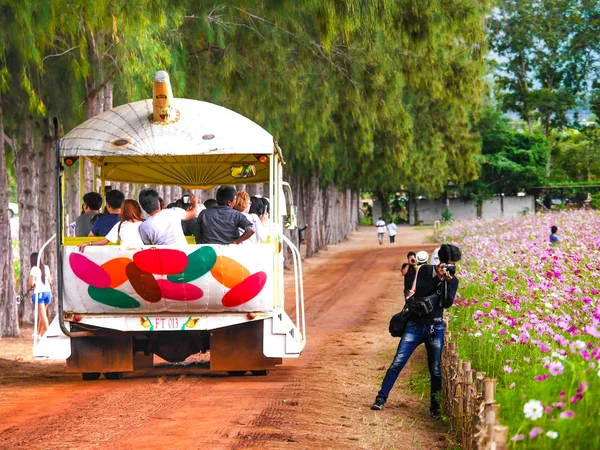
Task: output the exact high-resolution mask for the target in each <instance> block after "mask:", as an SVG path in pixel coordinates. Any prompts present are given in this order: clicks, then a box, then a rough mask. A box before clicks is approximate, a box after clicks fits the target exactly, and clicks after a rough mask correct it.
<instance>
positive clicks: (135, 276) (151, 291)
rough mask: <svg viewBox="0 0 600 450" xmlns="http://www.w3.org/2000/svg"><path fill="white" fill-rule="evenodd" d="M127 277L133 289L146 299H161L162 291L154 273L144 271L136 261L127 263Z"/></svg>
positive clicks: (151, 300) (156, 300)
mask: <svg viewBox="0 0 600 450" xmlns="http://www.w3.org/2000/svg"><path fill="white" fill-rule="evenodd" d="M125 271H126V272H127V278H129V282H130V283H131V286H133V289H134V290H135V292H137V294H138V295H139V296H140V297H142V298H143V299H144V300H146V301H147V302H150V303H156V302H158V301H160V299H161V292H160V287H159V286H158V283H157V282H156V279H155V278H154V275H152V274H151V273H148V272H144V271H143V270H142V269H140V268H139V267H138V266H137V265H136V264H135V263H129V264H127V267H126V268H125Z"/></svg>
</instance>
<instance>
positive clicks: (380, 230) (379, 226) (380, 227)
mask: <svg viewBox="0 0 600 450" xmlns="http://www.w3.org/2000/svg"><path fill="white" fill-rule="evenodd" d="M375 226H376V227H377V239H378V240H379V245H383V235H384V234H385V222H384V221H383V219H382V218H381V217H380V218H379V220H378V221H377V222H376V223H375Z"/></svg>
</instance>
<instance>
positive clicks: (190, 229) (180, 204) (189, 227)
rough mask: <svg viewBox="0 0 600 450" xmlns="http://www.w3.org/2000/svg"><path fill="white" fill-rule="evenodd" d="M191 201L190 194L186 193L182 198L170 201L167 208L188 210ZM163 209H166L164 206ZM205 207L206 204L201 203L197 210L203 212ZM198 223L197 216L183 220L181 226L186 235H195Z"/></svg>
mask: <svg viewBox="0 0 600 450" xmlns="http://www.w3.org/2000/svg"><path fill="white" fill-rule="evenodd" d="M189 201H190V196H189V195H184V196H183V197H182V198H180V199H177V200H175V201H174V202H171V203H169V204H168V205H167V208H168V209H170V208H181V209H185V210H186V211H187V210H188V209H190V207H191V204H190V203H189ZM161 209H164V208H161ZM204 209H206V206H204V205H199V206H198V211H197V212H202V211H203V210H204ZM196 223H197V219H196V218H195V217H194V218H192V219H190V220H182V221H181V228H182V229H183V234H184V235H185V236H194V232H195V230H196Z"/></svg>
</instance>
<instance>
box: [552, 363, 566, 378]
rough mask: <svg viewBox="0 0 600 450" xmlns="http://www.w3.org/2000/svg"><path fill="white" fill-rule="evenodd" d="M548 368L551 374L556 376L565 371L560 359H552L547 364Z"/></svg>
mask: <svg viewBox="0 0 600 450" xmlns="http://www.w3.org/2000/svg"><path fill="white" fill-rule="evenodd" d="M548 370H549V371H550V374H551V375H554V376H555V377H556V376H558V375H561V374H562V373H563V372H564V371H565V367H564V366H563V364H562V363H561V362H560V361H553V362H551V363H550V364H548Z"/></svg>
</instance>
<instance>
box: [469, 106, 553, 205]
mask: <svg viewBox="0 0 600 450" xmlns="http://www.w3.org/2000/svg"><path fill="white" fill-rule="evenodd" d="M476 129H477V130H478V131H479V133H480V135H481V140H482V150H481V156H480V157H479V162H480V164H481V176H480V177H479V179H478V180H476V181H474V182H471V183H468V184H467V185H465V187H464V189H462V190H461V195H462V196H463V197H465V198H470V199H473V200H475V201H477V202H482V201H484V200H486V199H489V198H491V197H492V196H494V195H495V194H512V195H515V194H517V193H518V192H519V191H522V190H525V189H527V188H530V187H532V186H540V185H543V184H544V183H545V180H546V164H547V161H548V154H549V143H548V141H547V140H546V138H544V137H543V136H539V135H530V134H526V133H521V132H518V131H514V130H512V129H511V128H510V126H509V125H508V120H507V119H504V118H503V117H502V116H501V113H500V112H499V111H497V110H495V109H493V108H487V109H485V110H484V111H483V112H482V114H481V118H480V120H479V122H478V123H477V126H476Z"/></svg>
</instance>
